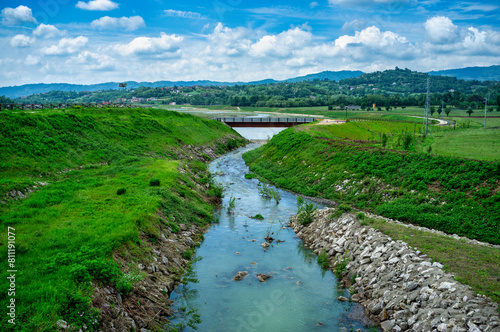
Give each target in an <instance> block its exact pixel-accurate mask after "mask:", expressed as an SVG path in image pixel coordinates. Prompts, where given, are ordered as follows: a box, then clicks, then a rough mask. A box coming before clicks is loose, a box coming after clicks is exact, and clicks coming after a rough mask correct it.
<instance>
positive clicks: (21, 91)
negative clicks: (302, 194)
mask: <svg viewBox="0 0 500 332" xmlns="http://www.w3.org/2000/svg"><path fill="white" fill-rule="evenodd" d="M361 74H363V72H361V71H347V70H344V71H338V72H335V71H324V72H321V73H317V74H310V75H306V76H301V77H295V78H289V79H287V80H284V81H277V80H273V79H265V80H261V81H254V82H217V81H206V80H205V81H178V82H173V81H157V82H135V81H128V82H126V83H127V88H128V89H135V88H138V87H141V86H145V87H151V88H155V87H165V86H193V85H201V86H207V85H218V86H221V85H226V86H233V85H246V84H269V83H279V82H300V81H306V80H314V79H320V80H323V79H329V80H335V81H338V80H341V79H344V78H351V77H357V76H359V75H361ZM118 84H119V83H118V82H108V83H99V84H89V85H83V84H68V83H49V84H44V83H39V84H25V85H20V86H8V87H0V96H2V95H5V96H7V97H9V98H18V97H22V96H30V95H33V94H35V93H44V92H50V91H54V90H55V91H75V92H82V91H91V92H93V91H99V90H112V89H118Z"/></svg>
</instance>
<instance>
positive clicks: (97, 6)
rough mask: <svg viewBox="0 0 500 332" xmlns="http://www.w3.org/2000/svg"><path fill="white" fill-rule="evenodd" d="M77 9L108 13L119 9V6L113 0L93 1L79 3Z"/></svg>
mask: <svg viewBox="0 0 500 332" xmlns="http://www.w3.org/2000/svg"><path fill="white" fill-rule="evenodd" d="M76 8H80V9H83V10H102V11H108V10H113V9H116V8H118V4H117V3H116V2H113V1H111V0H91V1H89V2H83V1H78V3H77V4H76Z"/></svg>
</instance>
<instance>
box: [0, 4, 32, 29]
mask: <svg viewBox="0 0 500 332" xmlns="http://www.w3.org/2000/svg"><path fill="white" fill-rule="evenodd" d="M1 16H2V23H3V24H5V25H16V24H19V23H36V20H35V18H34V17H33V13H32V12H31V8H29V7H26V6H18V7H16V8H10V7H7V8H4V9H2V14H1Z"/></svg>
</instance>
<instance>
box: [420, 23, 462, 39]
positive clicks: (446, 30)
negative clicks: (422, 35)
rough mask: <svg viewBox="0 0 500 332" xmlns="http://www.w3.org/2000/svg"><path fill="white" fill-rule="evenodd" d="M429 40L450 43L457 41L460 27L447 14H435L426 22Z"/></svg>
mask: <svg viewBox="0 0 500 332" xmlns="http://www.w3.org/2000/svg"><path fill="white" fill-rule="evenodd" d="M424 27H425V31H426V32H427V36H428V37H429V40H430V41H431V42H432V43H434V44H449V43H453V42H455V41H457V39H458V37H459V35H458V27H457V26H456V25H454V24H453V22H452V21H451V20H450V19H449V18H448V17H445V16H435V17H432V18H430V19H428V20H427V21H426V22H425V23H424Z"/></svg>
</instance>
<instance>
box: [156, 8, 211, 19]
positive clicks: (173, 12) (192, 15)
mask: <svg viewBox="0 0 500 332" xmlns="http://www.w3.org/2000/svg"><path fill="white" fill-rule="evenodd" d="M163 13H164V14H165V16H168V17H181V18H194V19H200V18H204V17H203V16H202V15H201V14H200V13H196V12H186V11H181V10H174V9H165V10H164V11H163Z"/></svg>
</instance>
